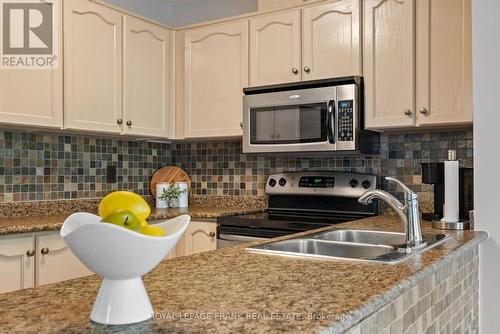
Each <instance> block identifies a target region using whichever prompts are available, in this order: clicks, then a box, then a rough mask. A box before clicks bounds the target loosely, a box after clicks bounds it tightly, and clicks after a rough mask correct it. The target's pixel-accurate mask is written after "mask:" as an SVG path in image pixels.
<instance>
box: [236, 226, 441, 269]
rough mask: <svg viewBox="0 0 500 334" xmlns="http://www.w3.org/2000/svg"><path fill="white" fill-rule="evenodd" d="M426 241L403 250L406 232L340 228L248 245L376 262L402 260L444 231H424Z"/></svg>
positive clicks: (305, 255) (294, 254)
mask: <svg viewBox="0 0 500 334" xmlns="http://www.w3.org/2000/svg"><path fill="white" fill-rule="evenodd" d="M424 239H425V240H426V241H427V244H426V245H425V246H424V247H422V248H420V249H418V250H414V251H412V252H410V253H408V252H405V251H401V250H400V249H399V246H400V245H402V244H404V243H405V235H404V233H394V232H379V231H365V230H337V231H329V232H321V233H315V234H311V235H306V236H303V237H299V238H293V239H288V240H282V241H275V242H271V243H267V244H261V245H257V246H251V247H248V248H247V249H246V250H247V251H249V252H252V253H261V254H269V255H279V256H291V257H299V258H318V259H332V260H333V259H344V260H357V261H369V262H377V263H391V264H396V263H399V262H401V261H403V260H405V259H407V258H409V257H411V256H412V255H414V254H416V253H419V252H423V251H426V250H428V249H430V248H432V247H435V246H436V245H438V244H440V243H442V242H443V241H444V240H445V239H446V236H445V235H444V234H432V235H429V234H427V235H424Z"/></svg>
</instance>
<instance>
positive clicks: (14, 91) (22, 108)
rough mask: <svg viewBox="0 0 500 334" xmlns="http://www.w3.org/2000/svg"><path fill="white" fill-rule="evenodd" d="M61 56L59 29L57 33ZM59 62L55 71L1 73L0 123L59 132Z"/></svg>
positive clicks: (10, 71)
mask: <svg viewBox="0 0 500 334" xmlns="http://www.w3.org/2000/svg"><path fill="white" fill-rule="evenodd" d="M58 8H59V13H58V16H59V27H61V26H62V25H61V23H62V2H61V1H58ZM59 30H60V31H59V45H58V47H59V55H62V29H59ZM61 67H62V61H60V62H59V67H58V68H57V69H54V70H16V69H13V70H7V69H1V70H0V122H1V123H5V124H14V125H32V126H44V127H54V128H61V127H62V125H63V123H62V122H63V120H62V82H63V81H62V73H63V71H62V68H61Z"/></svg>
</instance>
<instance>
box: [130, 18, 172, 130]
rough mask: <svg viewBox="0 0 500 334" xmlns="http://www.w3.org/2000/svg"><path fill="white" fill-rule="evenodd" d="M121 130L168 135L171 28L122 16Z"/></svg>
mask: <svg viewBox="0 0 500 334" xmlns="http://www.w3.org/2000/svg"><path fill="white" fill-rule="evenodd" d="M124 30H125V35H124V39H125V44H124V71H123V84H124V92H125V95H124V104H123V132H124V133H126V134H134V135H143V136H162V137H167V136H168V127H169V124H168V123H169V119H168V118H169V111H170V103H171V99H170V96H171V94H170V89H171V87H172V82H171V80H170V75H171V72H172V70H171V66H172V64H171V59H172V55H171V52H172V47H171V32H170V31H169V30H167V29H164V28H161V27H159V26H157V25H154V24H151V23H148V22H146V21H143V20H139V19H136V18H133V17H129V16H126V17H125V18H124Z"/></svg>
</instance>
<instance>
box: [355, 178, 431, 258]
mask: <svg viewBox="0 0 500 334" xmlns="http://www.w3.org/2000/svg"><path fill="white" fill-rule="evenodd" d="M386 179H387V180H388V181H394V182H396V183H398V184H400V185H401V186H402V188H403V190H404V191H405V204H402V203H401V202H400V201H399V200H398V199H397V198H396V197H394V196H393V195H391V194H389V193H388V192H386V191H383V190H379V189H374V190H368V191H366V192H365V193H364V194H363V195H361V196H360V197H359V199H358V201H359V202H360V203H362V204H364V205H368V204H370V203H371V202H372V201H373V200H374V199H379V200H382V201H384V202H386V203H387V204H388V205H389V206H390V207H391V208H393V209H394V211H396V214H397V215H398V217H399V220H400V221H401V223H403V225H404V228H405V233H406V245H405V246H404V247H403V248H402V251H405V252H406V251H411V250H412V249H414V248H420V247H422V246H424V245H425V244H426V242H425V241H424V240H423V238H422V231H421V228H420V211H419V205H418V196H417V194H416V193H414V192H413V191H412V190H411V189H409V188H408V187H406V186H405V185H404V184H403V183H402V182H400V181H399V180H396V179H394V178H389V177H388V178H386Z"/></svg>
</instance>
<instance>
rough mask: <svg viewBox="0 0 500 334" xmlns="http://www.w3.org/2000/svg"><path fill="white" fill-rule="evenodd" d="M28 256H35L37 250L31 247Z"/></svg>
mask: <svg viewBox="0 0 500 334" xmlns="http://www.w3.org/2000/svg"><path fill="white" fill-rule="evenodd" d="M26 256H27V257H32V256H35V250H33V249H30V250H28V251H27V252H26Z"/></svg>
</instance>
